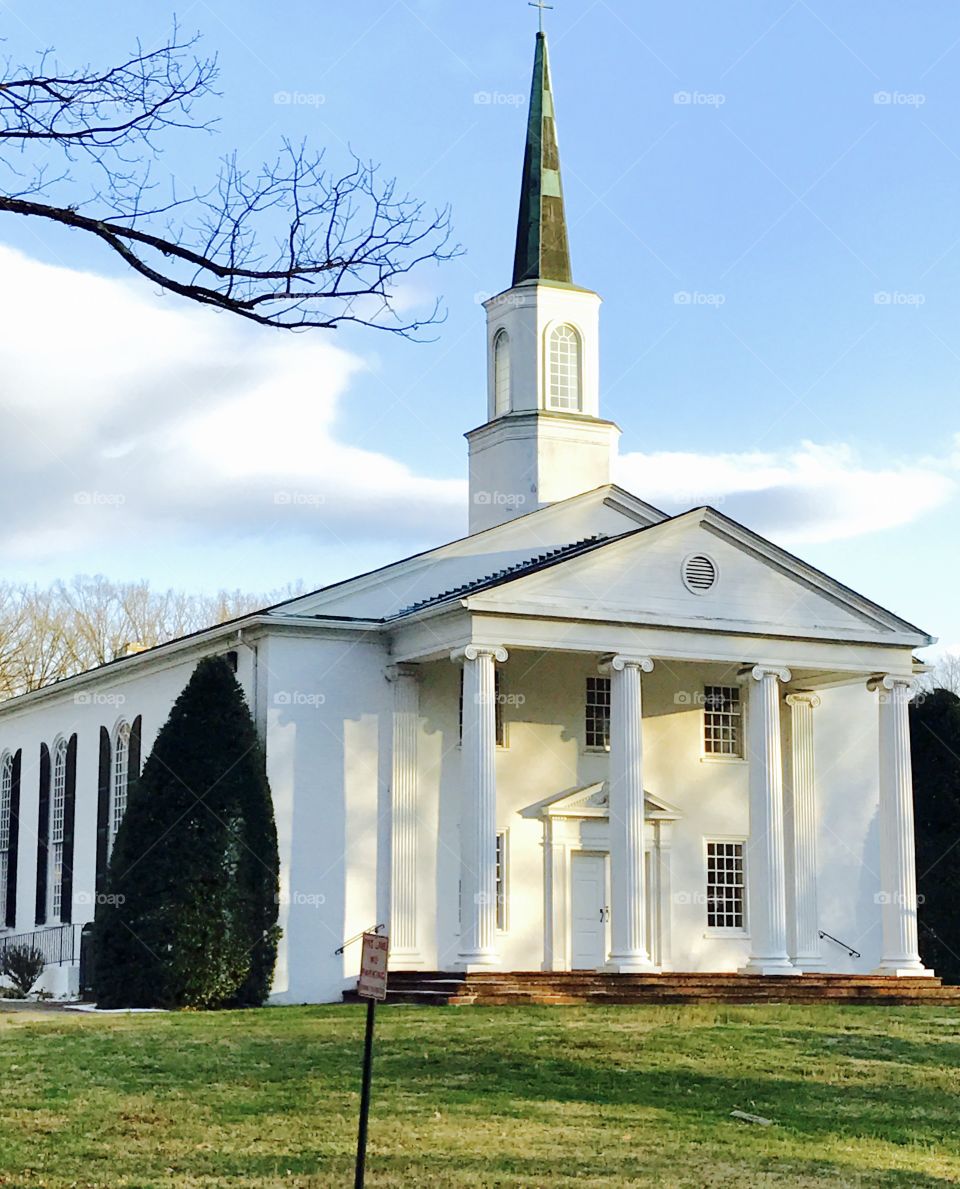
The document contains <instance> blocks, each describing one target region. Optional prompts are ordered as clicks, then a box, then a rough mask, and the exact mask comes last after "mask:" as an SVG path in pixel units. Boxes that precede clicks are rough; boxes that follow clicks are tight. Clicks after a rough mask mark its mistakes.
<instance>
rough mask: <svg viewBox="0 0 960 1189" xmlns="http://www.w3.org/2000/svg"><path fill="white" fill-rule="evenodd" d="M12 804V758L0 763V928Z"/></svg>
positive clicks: (4, 911)
mask: <svg viewBox="0 0 960 1189" xmlns="http://www.w3.org/2000/svg"><path fill="white" fill-rule="evenodd" d="M12 804H13V756H12V755H10V753H9V752H8V753H7V754H6V755H5V756H4V757H3V762H2V763H0V928H2V926H3V923H4V921H5V920H6V919H7V871H8V869H9V866H10V813H11V807H12Z"/></svg>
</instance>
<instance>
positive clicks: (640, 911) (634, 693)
mask: <svg viewBox="0 0 960 1189" xmlns="http://www.w3.org/2000/svg"><path fill="white" fill-rule="evenodd" d="M652 671H653V661H652V660H650V658H649V657H645V656H644V657H633V656H615V657H614V658H613V660H612V661H611V662H610V666H609V672H610V782H609V787H610V946H611V948H610V958H609V961H608V963H607V969H608V970H613V971H617V972H619V973H621V974H632V973H641V972H643V971H647V970H653V969H654V967H653V963H652V962H651V961H650V956H649V954H648V952H647V946H646V911H645V903H644V887H643V832H644V807H643V693H642V689H641V686H642V681H641V674H642V673H650V672H652Z"/></svg>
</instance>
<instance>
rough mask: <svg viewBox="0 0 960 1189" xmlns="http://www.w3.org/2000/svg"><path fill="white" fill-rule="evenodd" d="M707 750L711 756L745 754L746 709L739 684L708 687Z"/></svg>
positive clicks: (705, 700)
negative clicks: (744, 724) (741, 698)
mask: <svg viewBox="0 0 960 1189" xmlns="http://www.w3.org/2000/svg"><path fill="white" fill-rule="evenodd" d="M703 750H704V751H705V752H706V754H707V755H714V756H742V755H743V706H742V704H741V702H740V687H739V686H737V685H708V686H706V687H705V689H704V691H703Z"/></svg>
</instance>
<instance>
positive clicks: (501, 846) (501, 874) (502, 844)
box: [497, 830, 509, 933]
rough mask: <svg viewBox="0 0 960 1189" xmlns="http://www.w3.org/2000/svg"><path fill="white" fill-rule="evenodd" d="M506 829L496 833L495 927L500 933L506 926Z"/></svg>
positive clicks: (507, 890)
mask: <svg viewBox="0 0 960 1189" xmlns="http://www.w3.org/2000/svg"><path fill="white" fill-rule="evenodd" d="M508 855H509V851H508V846H507V831H506V830H501V831H500V832H499V833H498V834H497V928H498V929H499V930H500V932H501V933H502V932H503V931H504V930H505V929H506V928H507V896H508V893H509V887H508V883H507V862H508Z"/></svg>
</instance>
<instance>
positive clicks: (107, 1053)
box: [0, 1006, 960, 1189]
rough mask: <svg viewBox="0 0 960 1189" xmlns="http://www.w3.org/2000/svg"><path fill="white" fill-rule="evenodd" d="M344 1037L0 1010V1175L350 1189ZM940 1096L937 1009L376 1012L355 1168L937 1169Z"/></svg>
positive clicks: (698, 1182) (397, 1178)
mask: <svg viewBox="0 0 960 1189" xmlns="http://www.w3.org/2000/svg"><path fill="white" fill-rule="evenodd" d="M362 1032H363V1009H362V1008H353V1007H328V1008H283V1009H279V1008H278V1009H268V1010H265V1011H260V1012H247V1013H224V1014H220V1015H200V1014H178V1015H162V1016H133V1017H129V1016H122V1017H106V1018H103V1017H101V1018H93V1017H89V1016H87V1017H84V1016H72V1015H61V1014H49V1015H45V1016H40V1015H37V1014H35V1015H32V1016H29V1017H26V1016H21V1015H14V1014H4V1015H0V1071H2V1078H3V1080H2V1088H0V1116H2V1124H0V1185H2V1186H10V1185H15V1186H21V1185H23V1186H27V1185H29V1186H41V1185H42V1186H109V1187H111V1189H113V1187H116V1186H137V1187H147V1186H161V1185H162V1186H214V1185H216V1186H220V1185H224V1186H225V1185H238V1184H243V1185H252V1186H258V1187H264V1186H279V1185H284V1186H319V1185H324V1186H325V1185H337V1186H341V1185H351V1184H352V1160H353V1148H354V1144H355V1135H356V1111H357V1102H358V1097H359V1095H358V1081H359V1069H360V1050H361V1044H362ZM958 1094H960V1012H958V1011H956V1010H951V1009H945V1008H899V1009H889V1008H850V1007H848V1008H833V1007H823V1008H807V1007H719V1006H718V1007H708V1006H705V1007H649V1008H648V1007H638V1008H593V1009H591V1008H582V1009H581V1008H492V1009H491V1008H486V1009H484V1008H461V1009H456V1008H448V1009H426V1010H421V1009H414V1008H402V1007H395V1008H390V1009H383V1010H381V1012H380V1014H379V1019H378V1048H377V1058H376V1065H375V1071H374V1099H373V1111H372V1115H371V1132H370V1134H371V1145H370V1153H369V1170H368V1178H367V1183H368V1185H369V1186H371V1187H375V1186H381V1185H383V1186H386V1185H390V1186H401V1185H402V1186H405V1187H416V1186H420V1185H449V1186H457V1187H459V1186H480V1185H482V1186H500V1185H527V1186H541V1185H542V1186H546V1185H550V1186H553V1185H568V1186H572V1185H577V1186H579V1187H581V1189H586V1187H589V1186H594V1185H668V1186H674V1185H678V1186H679V1185H683V1186H697V1187H699V1186H703V1185H744V1186H747V1185H749V1186H751V1187H752V1186H758V1185H785V1184H786V1185H814V1184H823V1183H827V1184H831V1183H832V1184H835V1185H840V1184H842V1185H856V1186H871V1185H897V1186H911V1187H913V1186H931V1185H937V1184H939V1185H943V1184H948V1183H956V1182H960V1102H958ZM734 1109H739V1110H743V1111H748V1112H751V1113H753V1114H757V1115H764V1116H767V1117H769V1118H771V1119H773V1120H775V1125H774V1126H772V1127H760V1126H756V1125H754V1124H748V1123H742V1122H738V1121H736V1120H735V1119H731V1118H730V1111H731V1110H734Z"/></svg>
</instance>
